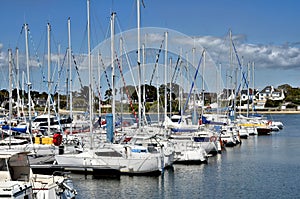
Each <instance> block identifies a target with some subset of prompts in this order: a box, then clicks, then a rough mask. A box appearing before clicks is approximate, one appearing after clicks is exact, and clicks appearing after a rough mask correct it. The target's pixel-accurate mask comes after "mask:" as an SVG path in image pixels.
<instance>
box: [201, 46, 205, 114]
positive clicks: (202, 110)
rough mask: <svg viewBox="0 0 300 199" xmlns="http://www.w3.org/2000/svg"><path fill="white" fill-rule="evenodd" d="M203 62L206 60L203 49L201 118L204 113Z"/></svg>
mask: <svg viewBox="0 0 300 199" xmlns="http://www.w3.org/2000/svg"><path fill="white" fill-rule="evenodd" d="M205 62H206V51H205V50H204V51H203V67H202V103H203V104H202V109H201V119H202V117H203V113H204V105H205V102H204V101H205V93H204V91H205V90H204V70H205Z"/></svg>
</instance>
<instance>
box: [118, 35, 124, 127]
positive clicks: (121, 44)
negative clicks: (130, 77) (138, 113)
mask: <svg viewBox="0 0 300 199" xmlns="http://www.w3.org/2000/svg"><path fill="white" fill-rule="evenodd" d="M122 55H123V39H122V37H120V59H119V63H120V68H121V71H123V67H122V66H123V62H122ZM120 88H122V86H120ZM123 95H124V92H123V89H121V129H123V109H124V108H123V99H124V98H123Z"/></svg>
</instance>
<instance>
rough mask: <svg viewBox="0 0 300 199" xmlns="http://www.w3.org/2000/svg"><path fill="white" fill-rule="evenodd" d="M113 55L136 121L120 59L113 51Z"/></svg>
mask: <svg viewBox="0 0 300 199" xmlns="http://www.w3.org/2000/svg"><path fill="white" fill-rule="evenodd" d="M115 55H116V62H117V65H118V68H119V70H120V74H121V77H122V81H123V85H124V88H125V92H126V95H127V99H128V100H129V105H130V107H131V109H132V112H133V115H134V117H135V120H136V122H137V123H138V118H137V114H136V112H135V109H134V107H133V104H132V99H131V97H130V95H129V91H128V88H127V86H126V82H125V79H124V75H123V71H122V67H121V64H120V61H119V58H118V55H117V52H115Z"/></svg>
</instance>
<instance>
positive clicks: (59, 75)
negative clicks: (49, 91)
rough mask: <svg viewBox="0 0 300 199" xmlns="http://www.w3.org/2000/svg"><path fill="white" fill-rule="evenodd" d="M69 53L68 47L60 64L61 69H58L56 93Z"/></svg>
mask: <svg viewBox="0 0 300 199" xmlns="http://www.w3.org/2000/svg"><path fill="white" fill-rule="evenodd" d="M67 53H68V49H66V53H65V55H64V58H63V61H62V64H61V65H60V69H59V70H58V79H57V81H56V84H55V86H54V91H53V92H54V93H56V91H57V87H58V83H59V81H60V77H61V74H62V72H63V65H64V64H65V61H66V57H67Z"/></svg>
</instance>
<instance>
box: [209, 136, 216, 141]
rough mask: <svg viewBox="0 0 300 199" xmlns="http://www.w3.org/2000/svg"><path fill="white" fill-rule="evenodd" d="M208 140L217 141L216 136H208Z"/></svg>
mask: <svg viewBox="0 0 300 199" xmlns="http://www.w3.org/2000/svg"><path fill="white" fill-rule="evenodd" d="M209 141H211V142H215V141H217V137H216V136H211V137H210V138H209Z"/></svg>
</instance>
